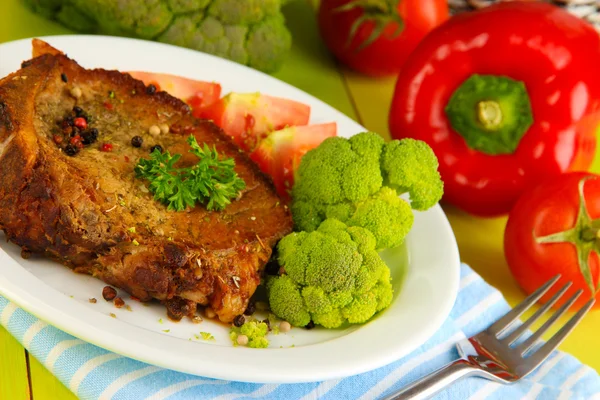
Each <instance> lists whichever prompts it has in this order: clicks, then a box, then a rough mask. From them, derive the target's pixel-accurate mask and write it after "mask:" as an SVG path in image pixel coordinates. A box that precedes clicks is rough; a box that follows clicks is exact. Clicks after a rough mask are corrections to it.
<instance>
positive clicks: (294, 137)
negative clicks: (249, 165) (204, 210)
mask: <svg viewBox="0 0 600 400" xmlns="http://www.w3.org/2000/svg"><path fill="white" fill-rule="evenodd" d="M336 135H337V125H336V123H335V122H331V123H328V124H319V125H309V126H292V127H290V128H285V129H282V130H279V131H276V132H273V133H271V134H270V135H269V136H267V137H266V138H265V139H264V140H262V141H261V142H260V144H259V145H258V147H257V148H256V150H254V151H253V152H252V153H251V154H250V158H251V159H252V160H253V161H254V162H255V163H257V164H258V166H259V167H260V169H261V171H263V172H264V173H265V174H267V175H269V176H271V177H272V178H273V183H274V184H275V188H276V189H277V192H278V193H279V195H280V196H281V197H282V198H284V199H286V200H288V199H289V198H290V196H289V191H290V189H291V188H292V186H293V185H294V173H295V172H296V169H297V168H298V166H299V165H300V160H301V159H302V157H303V156H304V154H306V152H307V151H309V150H311V149H314V148H315V147H317V146H318V145H320V144H321V142H322V141H323V140H325V139H327V138H328V137H332V136H336Z"/></svg>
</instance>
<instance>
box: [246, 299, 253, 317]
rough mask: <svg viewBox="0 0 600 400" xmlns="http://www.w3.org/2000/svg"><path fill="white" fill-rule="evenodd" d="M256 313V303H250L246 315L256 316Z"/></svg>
mask: <svg viewBox="0 0 600 400" xmlns="http://www.w3.org/2000/svg"><path fill="white" fill-rule="evenodd" d="M254 311H256V306H255V305H254V302H253V301H251V302H250V303H248V307H246V310H245V311H244V315H252V314H254Z"/></svg>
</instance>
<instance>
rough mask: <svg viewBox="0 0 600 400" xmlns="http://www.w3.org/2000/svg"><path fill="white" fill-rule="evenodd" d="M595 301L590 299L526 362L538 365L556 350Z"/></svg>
mask: <svg viewBox="0 0 600 400" xmlns="http://www.w3.org/2000/svg"><path fill="white" fill-rule="evenodd" d="M595 301H596V300H595V299H594V298H591V299H590V300H589V301H588V302H587V303H585V305H584V306H583V307H581V309H580V310H579V311H578V312H577V314H575V315H574V316H573V317H571V319H570V320H569V322H567V323H566V325H565V326H563V327H562V328H560V330H559V331H558V332H556V333H555V334H554V336H552V338H550V340H548V341H547V342H546V343H545V344H544V345H543V346H542V347H540V348H539V349H538V350H537V351H535V353H533V354H532V355H531V357H529V358H528V359H527V360H528V361H529V362H531V363H534V364H539V363H541V362H542V361H544V360H545V359H546V358H547V357H548V356H549V355H550V353H552V351H554V349H556V348H557V347H558V346H559V345H560V344H561V343H562V341H563V340H565V338H566V337H567V335H568V334H569V333H571V331H572V330H573V329H574V328H575V327H576V326H577V324H578V323H579V321H581V319H582V318H583V317H584V316H585V314H587V312H588V311H589V310H590V308H592V306H593V305H594V303H595Z"/></svg>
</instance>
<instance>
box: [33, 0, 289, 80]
mask: <svg viewBox="0 0 600 400" xmlns="http://www.w3.org/2000/svg"><path fill="white" fill-rule="evenodd" d="M25 1H26V2H27V3H28V4H29V5H30V7H31V8H32V9H33V10H34V11H36V12H38V13H40V14H42V15H44V16H46V17H48V18H52V19H55V20H57V21H58V22H60V23H62V24H63V25H65V26H67V27H69V28H71V29H74V30H76V31H79V32H84V33H99V34H100V33H101V34H108V35H117V36H130V37H137V38H142V39H151V40H157V41H160V42H165V43H170V44H174V45H177V46H182V47H187V48H190V49H194V50H199V51H203V52H206V53H210V54H214V55H216V56H219V57H223V58H227V59H230V60H233V61H236V62H238V63H240V64H244V65H248V66H250V67H253V68H256V69H259V70H262V71H265V72H274V71H276V70H278V69H279V68H280V67H281V65H282V63H283V61H284V59H285V56H286V55H287V53H288V51H289V49H290V47H291V35H290V33H289V31H288V30H287V28H286V26H285V20H284V17H283V14H282V13H281V10H280V9H281V5H282V3H283V1H282V0H244V1H239V0H25Z"/></svg>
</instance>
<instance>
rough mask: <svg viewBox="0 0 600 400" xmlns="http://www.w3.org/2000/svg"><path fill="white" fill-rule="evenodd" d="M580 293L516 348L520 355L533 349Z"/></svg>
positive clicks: (581, 291) (579, 291)
mask: <svg viewBox="0 0 600 400" xmlns="http://www.w3.org/2000/svg"><path fill="white" fill-rule="evenodd" d="M582 293H583V290H582V289H579V290H578V291H577V292H575V294H574V295H573V296H571V298H570V299H569V300H567V301H566V302H565V304H563V305H562V306H561V307H560V308H559V309H558V310H557V311H556V312H555V313H554V314H552V316H551V317H550V318H548V320H547V321H546V322H544V325H542V326H541V327H540V329H538V330H537V331H535V332H534V333H533V334H532V335H531V336H530V337H528V338H527V340H525V341H524V342H523V343H521V344H520V345H519V346H518V349H519V350H520V351H521V355H523V354H525V353H526V352H527V351H528V350H529V349H530V348H531V347H533V345H534V344H535V343H536V342H537V341H538V340H539V338H540V337H542V335H543V334H544V333H546V331H547V330H548V329H550V327H551V326H552V325H554V323H555V322H556V321H557V320H558V319H559V318H560V317H562V315H563V314H564V313H566V312H567V310H568V309H569V308H571V306H572V305H573V304H574V303H575V301H577V299H578V298H579V296H581V294H582Z"/></svg>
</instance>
